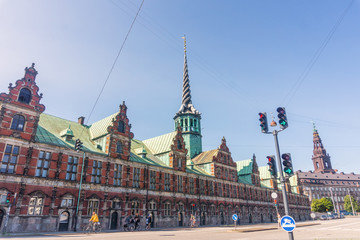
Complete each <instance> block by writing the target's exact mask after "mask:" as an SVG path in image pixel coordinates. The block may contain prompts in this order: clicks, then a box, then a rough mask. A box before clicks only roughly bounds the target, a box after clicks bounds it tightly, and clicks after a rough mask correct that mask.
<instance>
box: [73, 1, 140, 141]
mask: <svg viewBox="0 0 360 240" xmlns="http://www.w3.org/2000/svg"><path fill="white" fill-rule="evenodd" d="M144 1H145V0H142V2H141V4H140V6H139V9H138V10H137V12H136V15H135V17H134V19H133V21H132V23H131V25H130V28H129V30H128V32H127V34H126V36H125V39H124V41H123V43H122V44H121V47H120V49H119V51H118V53H117V55H116V58H115V60H114V62H113V64H112V66H111V68H110V71H109V73H108V75H107V77H106V79H105V81H104V84H103V86H102V88H101V90H100V92H99V95H98V96H97V98H96V101H95V103H94V105H93V107H92V109H91V111H90V114H89V116H88V118H87V121H86V125H87V124H88V122H89V120H90V118H91V116H92V114H93V112H94V110H95V107H96V105H97V103H98V101H99V99H100V97H101V95H102V93H103V91H104V89H105V86H106V84H107V82H108V81H109V78H110V76H111V73H112V72H113V70H114V67H115V65H116V62H117V60H118V58H119V56H120V54H121V52H122V50H123V48H124V45H125V43H126V40H127V39H128V37H129V35H130V32H131V30H132V28H133V26H134V24H135V21H136V19H137V17H138V15H139V13H140V10H141V8H142V6H143V4H144ZM84 129H85V128H83V130H82V131H81V134H80V136H79V138H80V137H81V135H82V134H83V132H84Z"/></svg>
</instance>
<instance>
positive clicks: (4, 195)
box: [0, 189, 8, 204]
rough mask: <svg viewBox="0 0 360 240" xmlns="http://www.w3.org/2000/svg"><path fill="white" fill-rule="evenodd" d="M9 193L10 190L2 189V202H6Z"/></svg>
mask: <svg viewBox="0 0 360 240" xmlns="http://www.w3.org/2000/svg"><path fill="white" fill-rule="evenodd" d="M7 194H8V192H7V191H6V190H4V189H3V190H0V204H6V198H7Z"/></svg>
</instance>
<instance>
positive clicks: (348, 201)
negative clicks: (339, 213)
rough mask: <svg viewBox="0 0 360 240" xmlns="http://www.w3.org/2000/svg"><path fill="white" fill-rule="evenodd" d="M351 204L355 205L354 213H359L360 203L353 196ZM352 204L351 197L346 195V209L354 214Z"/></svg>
mask: <svg viewBox="0 0 360 240" xmlns="http://www.w3.org/2000/svg"><path fill="white" fill-rule="evenodd" d="M351 202H352V204H353V207H354V211H355V212H357V211H359V210H360V206H359V203H358V202H357V201H356V200H355V198H354V197H353V196H351ZM351 202H350V195H346V196H345V198H344V209H345V210H346V211H348V212H351V213H352V212H353V211H352V208H351Z"/></svg>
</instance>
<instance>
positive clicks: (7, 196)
mask: <svg viewBox="0 0 360 240" xmlns="http://www.w3.org/2000/svg"><path fill="white" fill-rule="evenodd" d="M10 197H11V193H10V192H8V193H7V195H6V203H10Z"/></svg>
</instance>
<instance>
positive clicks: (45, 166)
mask: <svg viewBox="0 0 360 240" xmlns="http://www.w3.org/2000/svg"><path fill="white" fill-rule="evenodd" d="M50 161H51V153H50V152H45V151H40V153H39V159H38V161H37V166H36V172H35V177H43V178H45V177H47V175H48V172H49V167H50Z"/></svg>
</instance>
